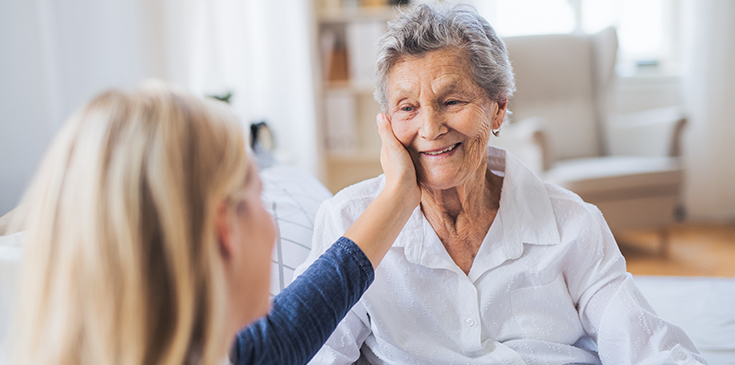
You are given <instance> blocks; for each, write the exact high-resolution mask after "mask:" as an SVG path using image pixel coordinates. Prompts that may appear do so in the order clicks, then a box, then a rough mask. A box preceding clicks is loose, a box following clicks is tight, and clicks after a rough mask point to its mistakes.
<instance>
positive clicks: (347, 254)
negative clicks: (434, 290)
mask: <svg viewBox="0 0 735 365" xmlns="http://www.w3.org/2000/svg"><path fill="white" fill-rule="evenodd" d="M373 279H374V271H373V267H372V264H371V263H370V260H368V258H367V257H366V256H365V254H364V253H363V252H362V250H360V248H359V247H358V246H357V245H356V244H355V243H354V242H352V241H351V240H349V239H348V238H345V237H341V238H339V239H338V240H337V242H335V243H334V244H333V245H332V246H331V247H330V248H329V249H328V250H327V251H326V252H325V253H324V254H322V255H321V256H320V257H319V258H318V259H317V260H316V261H315V262H314V263H313V264H312V265H310V266H309V267H308V269H306V271H304V273H303V274H301V275H299V276H298V277H297V278H296V280H294V282H293V283H291V284H290V285H289V286H287V287H286V288H285V289H284V290H283V291H282V292H281V293H279V294H278V295H277V296H276V297H275V298H273V304H272V308H271V310H270V312H269V313H268V315H266V316H265V317H263V318H261V319H260V320H258V321H256V322H255V323H253V324H251V325H250V326H248V327H247V328H245V329H243V330H242V331H241V332H240V333H239V334H238V335H237V339H236V340H235V344H234V347H233V349H232V353H231V360H232V362H233V364H305V363H306V362H307V361H309V359H311V357H313V356H314V354H315V353H316V352H317V351H318V350H319V348H320V347H321V346H322V345H323V344H324V342H326V341H327V339H328V338H329V336H330V334H331V333H332V331H334V329H335V327H336V326H337V324H339V322H340V320H341V319H342V318H343V317H344V316H345V315H346V314H347V312H348V311H349V310H350V309H351V308H352V307H353V306H354V305H355V303H357V301H358V300H359V299H360V297H361V296H362V294H363V293H364V292H365V290H367V288H368V287H369V286H370V284H371V283H372V281H373Z"/></svg>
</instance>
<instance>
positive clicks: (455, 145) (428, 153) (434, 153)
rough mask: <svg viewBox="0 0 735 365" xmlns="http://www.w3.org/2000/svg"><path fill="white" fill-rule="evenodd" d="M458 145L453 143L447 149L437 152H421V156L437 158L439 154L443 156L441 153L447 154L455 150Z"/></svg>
mask: <svg viewBox="0 0 735 365" xmlns="http://www.w3.org/2000/svg"><path fill="white" fill-rule="evenodd" d="M460 144H461V143H455V144H453V145H451V146H449V147H447V148H445V149H443V150H438V151H427V152H422V153H423V154H426V155H429V156H438V155H441V154H443V153H447V152H449V151H451V150H453V149H455V148H457V147H459V145H460Z"/></svg>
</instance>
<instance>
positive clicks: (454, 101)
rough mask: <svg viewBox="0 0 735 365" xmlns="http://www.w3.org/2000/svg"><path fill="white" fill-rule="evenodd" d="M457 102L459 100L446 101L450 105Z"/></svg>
mask: <svg viewBox="0 0 735 365" xmlns="http://www.w3.org/2000/svg"><path fill="white" fill-rule="evenodd" d="M457 104H459V100H448V101H447V102H446V105H447V106H450V105H457Z"/></svg>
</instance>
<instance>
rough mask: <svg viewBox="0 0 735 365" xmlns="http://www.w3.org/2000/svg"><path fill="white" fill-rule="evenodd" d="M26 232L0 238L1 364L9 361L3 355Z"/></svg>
mask: <svg viewBox="0 0 735 365" xmlns="http://www.w3.org/2000/svg"><path fill="white" fill-rule="evenodd" d="M24 241H25V232H19V233H16V234H12V235H9V236H0V364H5V363H6V362H7V359H5V356H4V355H3V353H4V350H5V349H6V348H5V340H6V338H7V331H8V326H9V325H10V319H11V313H12V311H13V308H14V306H15V300H16V291H17V286H18V285H17V281H18V274H19V272H18V271H19V270H20V262H21V257H22V246H23V242H24Z"/></svg>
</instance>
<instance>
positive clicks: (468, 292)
mask: <svg viewBox="0 0 735 365" xmlns="http://www.w3.org/2000/svg"><path fill="white" fill-rule="evenodd" d="M459 289H460V290H459V293H460V296H461V299H462V302H461V303H462V312H461V313H458V314H459V315H460V317H459V318H460V320H461V321H462V326H461V327H462V329H461V332H462V336H461V337H462V346H463V347H464V348H466V349H467V350H470V351H477V350H479V349H481V348H482V339H481V336H482V326H481V324H480V308H479V299H478V295H479V293H478V292H477V288H475V286H474V285H473V284H472V281H470V279H469V278H468V277H467V276H464V275H462V276H460V279H459Z"/></svg>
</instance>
